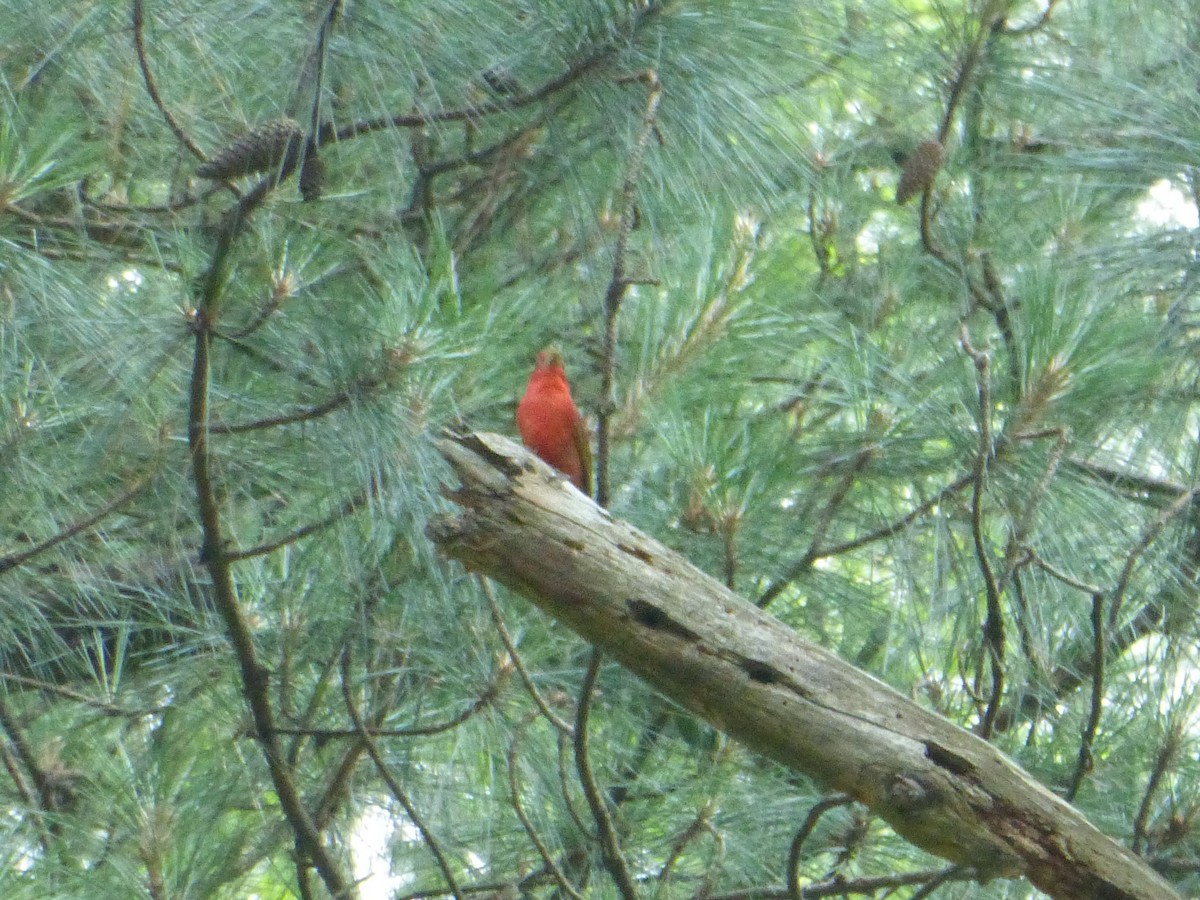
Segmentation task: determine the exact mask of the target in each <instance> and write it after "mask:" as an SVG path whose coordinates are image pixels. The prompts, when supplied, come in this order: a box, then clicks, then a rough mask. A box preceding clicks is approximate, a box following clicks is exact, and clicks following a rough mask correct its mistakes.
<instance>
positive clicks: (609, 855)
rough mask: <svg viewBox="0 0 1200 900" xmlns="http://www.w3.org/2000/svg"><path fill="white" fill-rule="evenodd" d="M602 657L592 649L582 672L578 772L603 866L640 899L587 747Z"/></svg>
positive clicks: (630, 897) (627, 895) (624, 892)
mask: <svg viewBox="0 0 1200 900" xmlns="http://www.w3.org/2000/svg"><path fill="white" fill-rule="evenodd" d="M603 661H604V654H603V653H602V652H601V651H600V650H598V649H594V650H592V655H591V658H590V659H589V660H588V667H587V672H586V674H585V675H584V676H583V684H582V686H581V687H580V688H579V706H578V709H577V710H576V714H575V769H576V771H577V772H578V773H579V783H580V785H582V787H583V796H584V797H585V798H586V799H587V802H588V806H589V807H590V808H591V811H592V819H593V820H594V821H595V823H596V831H597V832H598V834H599V837H600V856H601V858H602V859H603V860H604V867H605V868H606V869H608V873H609V875H611V876H612V879H613V882H614V883H615V884H616V886H617V890H618V891H619V892H620V894H621V897H622V898H624V900H637V888H636V887H634V884H633V876H632V875H630V873H629V867H628V865H626V863H625V856H624V854H623V853H622V852H621V844H620V840H619V839H618V837H617V829H616V826H615V825H614V824H613V820H612V816H610V815H609V813H608V807H607V806H605V804H604V798H603V797H602V796H601V794H600V789H599V788H598V787H597V786H596V777H595V775H594V774H593V773H592V764H591V756H590V752H589V748H588V736H587V735H588V731H587V724H588V715H589V713H590V712H591V708H592V694H593V691H594V690H595V688H596V679H597V677H598V676H599V674H600V664H601V663H602V662H603Z"/></svg>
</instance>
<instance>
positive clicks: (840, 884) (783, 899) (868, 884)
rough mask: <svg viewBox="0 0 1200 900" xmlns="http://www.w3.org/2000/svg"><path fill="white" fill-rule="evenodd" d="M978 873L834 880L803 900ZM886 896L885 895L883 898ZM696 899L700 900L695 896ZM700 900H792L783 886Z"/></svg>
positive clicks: (957, 869)
mask: <svg viewBox="0 0 1200 900" xmlns="http://www.w3.org/2000/svg"><path fill="white" fill-rule="evenodd" d="M977 877H978V875H977V873H975V872H973V871H971V870H970V869H964V868H962V867H961V866H947V867H946V868H944V869H932V870H930V869H926V870H924V871H920V872H904V873H901V874H897V875H876V876H872V877H869V878H833V879H831V880H830V881H826V882H822V883H821V884H810V885H808V886H806V887H805V888H804V894H803V897H804V900H818V898H823V897H849V896H853V895H855V894H863V895H868V896H871V897H875V896H878V895H879V892H880V891H894V890H895V889H896V888H901V887H909V886H911V885H915V884H926V883H928V882H930V881H932V880H934V879H944V881H942V882H939V884H941V883H944V882H945V881H971V880H973V879H975V878H977ZM885 896H886V895H885ZM695 900H701V898H699V897H696V898H695ZM703 900H791V895H790V894H789V893H788V889H787V888H786V887H783V886H781V887H751V888H745V889H743V890H738V891H727V892H726V893H724V894H708V895H705V896H704V898H703Z"/></svg>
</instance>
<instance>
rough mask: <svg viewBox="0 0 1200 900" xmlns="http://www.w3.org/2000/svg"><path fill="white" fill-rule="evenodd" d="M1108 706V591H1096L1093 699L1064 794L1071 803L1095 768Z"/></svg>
mask: <svg viewBox="0 0 1200 900" xmlns="http://www.w3.org/2000/svg"><path fill="white" fill-rule="evenodd" d="M1103 710H1104V595H1103V594H1093V595H1092V702H1091V706H1090V708H1089V710H1088V718H1087V722H1085V723H1084V726H1083V731H1082V732H1081V734H1080V739H1079V759H1078V760H1077V761H1076V763H1075V774H1074V775H1072V776H1071V784H1070V786H1069V787H1068V788H1067V792H1066V793H1065V794H1064V795H1063V797H1064V799H1065V800H1066V801H1067V802H1068V803H1074V802H1075V795H1076V794H1078V793H1079V788H1080V787H1081V786H1082V785H1083V779H1084V778H1085V777H1086V776H1087V774H1088V773H1089V772H1091V771H1092V767H1093V758H1092V744H1094V743H1095V741H1096V731H1097V730H1098V729H1099V728H1100V714H1101V713H1102V712H1103Z"/></svg>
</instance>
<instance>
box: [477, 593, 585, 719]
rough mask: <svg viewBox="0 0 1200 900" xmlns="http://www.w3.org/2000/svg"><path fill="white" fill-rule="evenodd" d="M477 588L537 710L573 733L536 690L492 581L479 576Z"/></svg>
mask: <svg viewBox="0 0 1200 900" xmlns="http://www.w3.org/2000/svg"><path fill="white" fill-rule="evenodd" d="M478 580H479V588H480V590H481V591H483V596H484V597H485V598H486V599H487V603H488V611H489V612H490V613H491V616H492V624H493V625H494V626H495V627H496V633H497V634H498V635H500V642H501V643H502V644H504V650H505V652H506V653H508V658H509V659H510V660H511V661H512V664H513V667H514V668H515V669H516V670H517V675H518V676H520V678H521V683H522V684H523V685H525V690H526V691H528V692H529V696H530V697H532V698H533V702H534V703H535V704H536V705H537V708H538V710H539V711H540V712H541V714H542V715H543V716H545V717H546V721H547V722H549V723H550V724H551V725H553V726H554V727H555V728H557V729H558V730H559V731H560V732H562V733H563V734H568V735H570V734H573V733H574V730H575V729H574V728H572V727H571V724H570V723H569V722H567V721H565V720H564V719H563V718H562V717H561V716H559V715H558V714H557V713H555V712H554V710H552V709H551V708H550V704H549V703H547V702H546V699H545V698H544V697H543V696H542V692H541V691H539V690H538V688H537V685H536V684H534V683H533V677H532V676H531V675H530V674H529V670H528V669H527V668H526V667H525V663H524V662H523V661H522V659H521V654H520V653H518V652H517V646H516V644H515V643H514V641H513V639H512V635H511V634H510V633H509V631H508V627H507V626H506V625H505V624H504V615H503V614H502V613H501V612H500V603H499V601H498V600H497V599H496V592H495V590H493V589H492V583H491V582H490V581H488V580H487V579H486V578H484V577H483V576H482V575H481V576H479V579H478Z"/></svg>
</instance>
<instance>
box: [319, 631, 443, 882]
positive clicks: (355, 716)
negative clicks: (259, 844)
mask: <svg viewBox="0 0 1200 900" xmlns="http://www.w3.org/2000/svg"><path fill="white" fill-rule="evenodd" d="M342 699H343V700H344V701H345V703H346V712H347V713H348V714H349V716H350V719H351V720H352V721H353V722H354V727H355V729H357V730H358V736H359V739H360V740H362V742H363V745H364V746H365V747H366V750H367V755H368V756H370V757H371V762H373V763H375V770H376V771H377V772H379V775H380V777H381V778H382V779H383V781H384V783H385V784H386V785H387V786H388V790H389V791H391V794H392V796H393V797H395V798H396V802H398V803H399V804H400V805H401V806H402V807H403V808H404V814H405V815H407V816H408V818H409V820H410V821H411V822H412V823H413V825H414V826H416V829H417V831H419V832H420V834H421V839H422V840H423V841H424V842H425V846H427V847H428V848H429V852H430V853H431V854H432V855H433V859H434V862H436V863H437V867H438V868H439V869H441V871H442V877H443V878H445V879H446V885H447V886H448V887H449V888H450V893H451V894H452V895H453V896H454V897H455V898H458V900H461V897H462V894H461V893H460V891H459V889H458V880H457V879H456V878H455V877H454V872H453V871H452V870H451V868H450V862H449V860H447V859H446V854H445V853H444V852H443V851H442V847H441V844H440V843H439V842H438V840H437V838H436V837H435V836H434V834H433V832H432V831H430V830H429V826H428V825H427V824H426V823H425V819H424V817H423V816H422V815H421V814H420V813H419V812H418V811H417V808H416V806H414V805H413V802H412V800H411V799H410V798H409V796H408V793H407V792H406V791H405V790H404V788H403V787H401V786H400V782H398V781H397V780H396V777H395V776H394V775H392V771H391V769H390V768H389V767H388V765H387V763H386V762H385V761H384V758H383V755H382V754H380V752H379V745H378V744H377V743H376V742H375V738H374V736H373V735H371V734H370V733H369V732H368V731H367V728H366V725H365V724H364V723H363V719H362V715H361V714H360V713H359V711H358V706H357V705H356V704H355V702H354V694H353V692H352V691H351V690H350V648H349V647H345V648H343V649H342Z"/></svg>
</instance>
